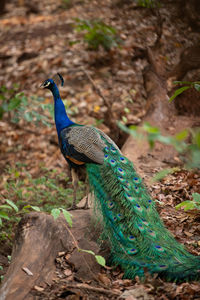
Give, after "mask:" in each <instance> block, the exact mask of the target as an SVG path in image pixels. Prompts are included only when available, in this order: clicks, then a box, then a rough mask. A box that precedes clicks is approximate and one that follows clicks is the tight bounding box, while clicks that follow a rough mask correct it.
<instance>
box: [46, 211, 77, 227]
mask: <svg viewBox="0 0 200 300" xmlns="http://www.w3.org/2000/svg"><path fill="white" fill-rule="evenodd" d="M61 212H62V213H63V215H64V217H65V220H66V221H67V223H68V224H69V226H70V227H72V214H70V213H69V212H68V211H67V210H66V209H64V208H53V209H52V210H51V215H52V216H53V217H54V219H55V220H56V219H57V218H58V217H59V216H60V213H61Z"/></svg>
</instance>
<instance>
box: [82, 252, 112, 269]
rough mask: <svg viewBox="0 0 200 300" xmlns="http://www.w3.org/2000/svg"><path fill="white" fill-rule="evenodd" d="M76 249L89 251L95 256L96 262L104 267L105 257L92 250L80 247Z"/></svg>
mask: <svg viewBox="0 0 200 300" xmlns="http://www.w3.org/2000/svg"><path fill="white" fill-rule="evenodd" d="M78 251H80V252H86V253H89V254H91V255H93V256H94V257H95V259H96V261H97V263H98V264H99V265H101V266H102V267H105V265H106V261H105V258H104V257H103V256H101V255H96V254H95V253H94V252H93V251H92V250H84V249H80V248H79V249H78Z"/></svg>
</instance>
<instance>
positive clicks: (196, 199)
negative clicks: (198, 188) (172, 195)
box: [176, 193, 200, 211]
mask: <svg viewBox="0 0 200 300" xmlns="http://www.w3.org/2000/svg"><path fill="white" fill-rule="evenodd" d="M192 197H193V200H186V201H183V202H181V203H179V204H178V205H176V209H180V208H184V210H185V211H187V210H191V209H198V210H200V194H199V193H193V194H192Z"/></svg>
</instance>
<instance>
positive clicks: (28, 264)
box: [0, 210, 100, 300]
mask: <svg viewBox="0 0 200 300" xmlns="http://www.w3.org/2000/svg"><path fill="white" fill-rule="evenodd" d="M72 214H73V216H74V218H73V227H72V228H71V229H70V230H68V229H69V227H68V225H67V222H66V221H65V219H64V217H63V216H60V217H59V218H58V219H56V220H55V219H54V218H53V217H52V216H51V215H48V214H46V213H41V212H32V213H29V214H27V215H25V216H24V217H23V218H22V220H21V221H20V223H19V225H18V228H17V232H16V235H15V241H14V246H13V251H12V259H11V263H10V266H9V268H8V271H7V273H6V275H5V278H4V280H3V283H2V286H1V289H0V300H13V299H15V300H23V299H26V300H27V299H32V296H31V294H30V291H31V289H32V288H33V287H34V286H43V287H44V286H45V285H47V284H51V283H52V281H53V279H54V278H55V270H56V266H55V258H56V256H57V254H58V253H59V252H61V251H65V252H68V253H70V257H69V263H70V264H73V265H74V268H75V270H76V275H77V276H81V277H82V278H84V279H85V280H91V279H93V280H94V278H95V273H98V272H99V269H100V266H99V265H98V264H97V263H96V261H95V259H94V258H93V256H92V255H90V254H88V253H82V252H79V251H78V250H77V245H76V243H77V244H78V246H79V247H80V248H81V249H89V250H92V251H94V252H95V253H97V252H98V250H99V249H98V246H97V245H96V243H95V242H93V241H92V240H91V238H89V236H90V231H89V228H91V224H90V211H89V210H87V211H84V210H77V211H73V212H72ZM91 270H92V271H91Z"/></svg>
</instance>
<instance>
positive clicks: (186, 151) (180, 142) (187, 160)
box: [119, 123, 200, 169]
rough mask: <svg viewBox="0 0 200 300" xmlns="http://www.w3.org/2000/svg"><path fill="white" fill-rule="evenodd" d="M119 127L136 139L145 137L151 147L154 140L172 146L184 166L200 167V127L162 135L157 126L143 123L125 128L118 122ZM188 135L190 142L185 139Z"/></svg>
mask: <svg viewBox="0 0 200 300" xmlns="http://www.w3.org/2000/svg"><path fill="white" fill-rule="evenodd" d="M119 127H120V128H121V129H122V130H124V131H125V132H127V133H129V134H131V135H132V136H133V137H134V138H137V139H147V140H148V142H149V145H150V147H151V148H153V147H154V145H155V142H156V141H157V142H160V143H163V144H166V145H171V146H173V147H174V148H175V149H176V151H177V152H178V153H179V155H180V158H181V159H182V161H183V164H184V165H185V167H186V168H190V169H192V168H200V128H198V127H197V128H192V129H184V130H183V131H181V132H179V133H178V134H176V135H175V136H164V135H162V134H161V132H160V130H159V128H157V127H153V126H151V125H150V124H149V123H145V124H144V125H143V126H142V127H137V126H130V127H129V128H127V127H126V126H124V125H123V124H121V123H119ZM188 137H190V142H187V141H186V139H187V138H188Z"/></svg>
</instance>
